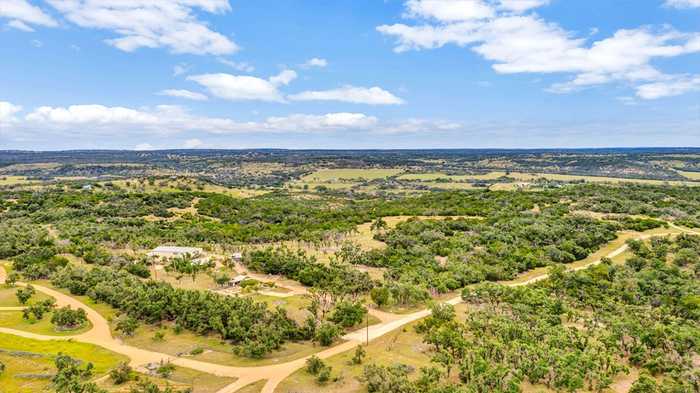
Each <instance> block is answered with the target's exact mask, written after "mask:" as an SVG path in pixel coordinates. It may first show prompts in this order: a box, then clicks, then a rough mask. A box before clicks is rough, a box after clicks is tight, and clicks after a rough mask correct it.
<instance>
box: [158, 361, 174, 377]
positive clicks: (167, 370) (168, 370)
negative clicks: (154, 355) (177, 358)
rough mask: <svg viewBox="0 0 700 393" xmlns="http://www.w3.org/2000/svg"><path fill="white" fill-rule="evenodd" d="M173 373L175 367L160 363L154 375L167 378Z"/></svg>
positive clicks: (170, 364)
mask: <svg viewBox="0 0 700 393" xmlns="http://www.w3.org/2000/svg"><path fill="white" fill-rule="evenodd" d="M174 371H175V365H173V364H172V363H170V362H166V363H161V365H160V366H159V367H158V369H157V370H156V373H157V374H158V375H160V376H161V377H163V378H168V377H169V376H170V375H171V374H172V373H173V372H174Z"/></svg>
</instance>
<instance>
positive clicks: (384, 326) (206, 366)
mask: <svg viewBox="0 0 700 393" xmlns="http://www.w3.org/2000/svg"><path fill="white" fill-rule="evenodd" d="M672 227H673V228H674V229H676V231H675V232H661V233H654V234H645V235H640V236H638V237H636V239H640V240H643V239H648V238H650V237H652V236H665V235H673V234H677V233H679V231H680V232H689V233H695V234H700V233H697V232H694V231H691V230H687V229H685V228H680V227H676V226H673V225H672ZM626 250H627V245H626V244H623V245H621V246H620V247H618V248H616V249H615V250H613V251H611V252H609V253H608V254H606V257H608V258H613V257H615V256H618V255H620V254H622V253H623V252H625V251H626ZM600 262H601V259H597V260H594V261H591V262H589V263H586V264H583V265H581V266H577V267H575V268H572V269H571V270H581V269H584V268H587V267H589V266H592V265H596V264H598V263H600ZM5 277H6V272H5V269H4V268H3V267H2V266H1V265H0V283H4V282H5ZM547 277H548V275H547V274H546V273H541V274H539V275H537V276H534V277H531V278H529V279H527V280H524V281H520V282H514V283H507V284H504V285H508V286H522V285H528V284H531V283H534V282H537V281H540V280H544V279H546V278H547ZM20 285H24V284H20ZM33 286H34V288H35V289H36V290H37V291H40V292H43V293H45V294H46V295H49V296H52V297H53V298H54V299H56V303H57V305H58V306H65V305H70V306H71V307H73V308H78V307H80V308H82V309H84V310H85V311H86V313H87V316H88V319H89V320H90V322H91V323H92V326H93V328H92V329H91V330H89V331H87V332H85V333H82V334H79V335H74V336H62V337H56V336H46V335H40V334H34V333H29V332H24V331H20V330H14V329H8V328H0V332H3V333H9V334H13V335H17V336H21V337H26V338H31V339H36V340H44V341H46V340H74V341H80V342H85V343H90V344H94V345H98V346H100V347H103V348H106V349H109V350H111V351H113V352H116V353H119V354H122V355H125V356H127V357H128V358H129V359H130V365H131V366H132V367H134V368H137V369H142V368H143V367H144V366H145V365H146V364H148V363H154V362H160V361H166V362H167V361H170V362H172V363H173V364H175V365H177V366H181V367H187V368H191V369H194V370H197V371H201V372H205V373H210V374H214V375H217V376H222V377H232V378H236V381H235V382H234V383H232V384H230V385H228V386H226V387H224V388H222V389H221V390H219V391H218V392H217V393H233V392H236V391H237V390H239V389H241V388H243V387H245V386H247V385H249V384H251V383H254V382H257V381H260V380H266V381H267V382H266V383H265V385H264V387H263V389H262V393H273V392H274V390H275V388H276V387H277V386H278V385H279V383H280V382H282V380H284V379H285V378H287V377H288V376H289V375H291V374H292V373H294V372H295V371H297V370H299V369H300V368H302V367H304V365H305V362H306V360H307V358H308V356H307V357H303V358H300V359H296V360H293V361H290V362H286V363H282V364H277V365H269V366H257V367H232V366H224V365H220V364H214V363H208V362H202V361H198V360H194V359H187V358H180V357H175V356H171V355H168V354H164V353H159V352H153V351H149V350H144V349H141V348H136V347H133V346H130V345H128V344H125V343H123V342H122V341H121V340H119V339H118V338H115V337H113V336H112V333H111V331H110V327H109V323H108V322H107V320H106V319H105V318H104V317H103V316H102V315H100V314H99V313H98V312H97V311H95V310H93V309H92V308H90V307H88V306H87V305H85V304H83V303H82V302H81V301H79V300H77V299H75V298H73V297H71V296H68V295H66V294H64V293H61V292H58V291H56V290H54V289H51V288H47V287H45V286H42V285H34V284H33ZM296 289H297V290H298V291H301V289H300V288H296ZM461 301H462V299H461V297H455V298H452V299H450V300H448V301H446V303H449V304H452V305H455V304H458V303H460V302H461ZM370 313H371V314H372V315H374V316H376V317H377V318H378V319H379V320H380V321H381V323H379V324H376V325H373V326H370V327H369V329H364V328H363V329H359V330H357V331H355V332H351V333H348V334H346V335H345V336H343V339H344V340H345V342H343V343H341V344H338V345H336V346H334V347H331V348H328V349H326V350H323V351H321V352H319V353H317V354H316V356H318V357H319V358H322V359H325V358H328V357H331V356H334V355H337V354H340V353H343V352H345V351H348V350H351V349H353V348H355V347H356V346H358V345H360V344H362V343H364V342H365V341H366V340H367V339H369V340H370V341H371V340H374V339H377V338H379V337H381V336H383V335H385V334H387V333H389V332H392V331H394V330H396V329H399V328H401V327H403V326H405V325H407V324H410V323H412V322H415V321H417V320H419V319H422V318H425V317H427V316H428V315H430V310H429V309H423V310H420V311H417V312H414V313H411V314H405V315H397V314H391V313H387V312H382V311H379V310H373V309H371V310H370Z"/></svg>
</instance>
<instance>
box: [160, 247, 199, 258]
mask: <svg viewBox="0 0 700 393" xmlns="http://www.w3.org/2000/svg"><path fill="white" fill-rule="evenodd" d="M203 252H204V250H202V249H201V248H199V247H175V246H158V247H156V248H154V249H153V250H151V251H150V252H149V253H148V256H149V257H160V258H175V257H181V256H183V255H189V256H191V257H193V258H198V257H199V256H201V255H202V253H203Z"/></svg>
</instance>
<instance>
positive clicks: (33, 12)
mask: <svg viewBox="0 0 700 393" xmlns="http://www.w3.org/2000/svg"><path fill="white" fill-rule="evenodd" d="M0 18H7V19H11V20H10V22H9V23H8V25H9V26H10V27H14V28H16V29H20V30H24V31H34V29H32V28H31V27H30V26H29V25H38V26H46V27H56V26H58V23H57V22H56V21H55V20H54V19H53V18H52V17H51V16H50V15H49V14H47V13H46V12H44V11H43V10H42V9H41V8H39V7H36V6H33V5H31V4H30V3H29V2H28V1H27V0H0Z"/></svg>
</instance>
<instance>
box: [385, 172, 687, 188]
mask: <svg viewBox="0 0 700 393" xmlns="http://www.w3.org/2000/svg"><path fill="white" fill-rule="evenodd" d="M679 172H680V171H679ZM680 173H681V174H682V175H684V176H685V173H688V172H680ZM691 174H693V175H697V177H696V178H692V177H689V179H691V180H700V173H692V172H691ZM503 176H508V177H511V178H514V179H516V180H518V181H523V182H532V181H535V180H537V179H542V178H544V179H547V180H554V181H582V180H583V181H587V182H596V183H642V184H651V185H667V184H668V185H700V183H696V182H692V181H691V182H686V181H665V180H652V179H628V178H619V177H605V176H583V175H562V174H554V173H525V172H501V171H494V172H490V173H487V174H483V175H447V174H445V173H439V172H435V173H417V174H405V175H401V176H399V177H398V178H399V179H402V180H418V181H422V182H428V184H431V185H432V184H436V183H433V182H431V181H433V180H437V179H448V180H451V181H454V182H466V181H470V180H473V181H478V180H494V179H498V178H500V177H503ZM437 184H438V185H439V184H443V185H445V184H449V183H439V182H438V183H437Z"/></svg>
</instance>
